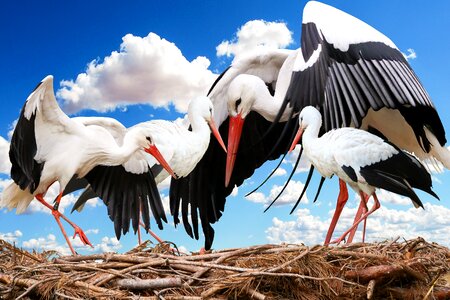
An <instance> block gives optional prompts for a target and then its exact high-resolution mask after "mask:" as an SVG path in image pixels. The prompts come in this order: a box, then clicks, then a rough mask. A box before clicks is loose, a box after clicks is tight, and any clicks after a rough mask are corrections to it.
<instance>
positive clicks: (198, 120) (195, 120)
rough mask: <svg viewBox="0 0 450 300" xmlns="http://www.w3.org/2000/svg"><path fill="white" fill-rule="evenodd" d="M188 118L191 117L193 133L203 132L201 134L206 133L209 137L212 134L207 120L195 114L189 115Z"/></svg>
mask: <svg viewBox="0 0 450 300" xmlns="http://www.w3.org/2000/svg"><path fill="white" fill-rule="evenodd" d="M188 117H189V122H190V123H191V126H192V131H193V132H201V133H204V134H207V135H209V134H210V129H209V126H208V123H207V122H206V120H205V119H204V118H202V117H201V116H199V115H197V114H193V113H189V115H188Z"/></svg>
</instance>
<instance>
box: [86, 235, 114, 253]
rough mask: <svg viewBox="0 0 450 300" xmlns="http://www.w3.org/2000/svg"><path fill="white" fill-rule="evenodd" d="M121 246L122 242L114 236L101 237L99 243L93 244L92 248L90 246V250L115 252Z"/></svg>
mask: <svg viewBox="0 0 450 300" xmlns="http://www.w3.org/2000/svg"><path fill="white" fill-rule="evenodd" d="M120 248H122V244H120V241H119V240H117V238H116V237H107V236H105V237H103V238H102V241H101V243H100V244H97V245H94V249H92V248H90V249H89V251H92V252H100V253H102V252H116V251H117V250H119V249H120Z"/></svg>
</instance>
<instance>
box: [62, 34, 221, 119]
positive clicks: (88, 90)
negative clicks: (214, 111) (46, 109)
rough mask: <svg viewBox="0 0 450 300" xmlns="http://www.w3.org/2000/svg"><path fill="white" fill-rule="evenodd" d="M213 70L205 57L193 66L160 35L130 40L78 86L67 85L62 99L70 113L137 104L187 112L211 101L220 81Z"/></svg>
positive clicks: (92, 64) (90, 66) (92, 66)
mask: <svg viewBox="0 0 450 300" xmlns="http://www.w3.org/2000/svg"><path fill="white" fill-rule="evenodd" d="M209 65H210V61H209V60H208V59H207V58H206V57H203V56H199V57H197V58H195V59H194V60H192V61H188V60H187V59H186V58H185V57H184V56H183V54H182V52H181V50H180V49H179V48H178V47H177V46H176V45H175V44H174V43H171V42H169V41H167V40H166V39H164V38H161V37H159V36H158V35H157V34H155V33H149V34H148V35H147V36H145V37H139V36H134V35H132V34H127V35H125V36H124V37H123V38H122V44H121V45H120V50H119V51H113V52H112V53H111V55H109V56H107V57H105V58H104V59H103V60H102V61H100V60H94V61H92V62H90V63H89V64H88V66H87V70H86V72H85V73H81V74H79V75H78V76H77V78H76V80H75V81H73V80H64V81H62V82H61V86H62V88H61V89H60V90H58V92H57V96H58V97H59V98H60V99H62V100H63V107H64V108H65V109H66V110H67V111H69V112H76V111H78V110H81V109H85V108H90V109H94V110H98V111H106V110H111V109H114V108H116V107H117V106H119V105H127V104H135V103H147V104H151V105H153V106H155V107H167V106H168V105H169V104H170V103H173V104H174V105H175V108H176V109H177V110H178V111H181V112H185V111H186V110H187V103H188V100H190V99H192V98H194V97H197V96H199V95H205V94H206V92H207V91H208V88H209V86H210V85H211V84H212V82H213V81H214V79H215V77H216V75H215V74H213V73H212V72H211V71H210V70H208V67H209Z"/></svg>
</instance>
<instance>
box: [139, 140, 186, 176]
mask: <svg viewBox="0 0 450 300" xmlns="http://www.w3.org/2000/svg"><path fill="white" fill-rule="evenodd" d="M144 150H145V152H147V153H150V154H151V155H153V157H154V158H156V160H157V161H158V162H159V163H160V164H161V166H163V168H164V169H166V171H167V172H169V174H170V175H171V176H172V177H173V178H175V179H177V178H178V176H177V175H176V174H175V173H174V172H173V171H172V168H171V167H170V166H169V164H168V163H167V161H166V160H165V159H164V157H163V156H162V154H161V152H159V150H158V148H156V146H155V145H151V146H150V147H148V148H144Z"/></svg>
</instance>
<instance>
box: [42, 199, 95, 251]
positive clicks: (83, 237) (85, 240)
mask: <svg viewBox="0 0 450 300" xmlns="http://www.w3.org/2000/svg"><path fill="white" fill-rule="evenodd" d="M61 197H62V193H60V194H59V195H58V198H57V199H56V203H59V202H60V201H61ZM36 199H37V200H38V201H39V202H41V203H42V204H43V205H44V206H46V207H47V208H49V209H51V210H52V215H53V217H54V218H55V220H56V222H57V223H58V225H59V227H60V228H61V232H62V233H63V235H64V238H65V239H66V241H67V244H68V245H69V248H71V251H72V253H73V254H75V251H73V248H72V245H71V243H70V241H69V239H68V237H67V234H66V232H65V230H64V228H63V227H62V224H61V221H60V220H59V218H60V217H61V218H62V219H63V220H64V221H66V222H67V223H69V224H70V225H71V226H72V227H73V228H74V229H75V233H74V235H73V238H75V236H77V235H78V236H79V237H80V240H81V241H82V242H83V244H85V245H89V246H91V247H93V246H92V244H91V242H89V240H88V238H87V236H86V234H85V233H84V232H83V230H82V229H81V228H80V227H78V226H77V225H76V224H75V223H73V222H72V221H70V220H69V219H68V218H67V217H66V216H65V215H63V214H62V213H60V212H59V211H58V210H55V209H54V207H52V206H51V205H50V204H48V203H47V201H45V200H44V197H43V196H42V194H38V195H36Z"/></svg>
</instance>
